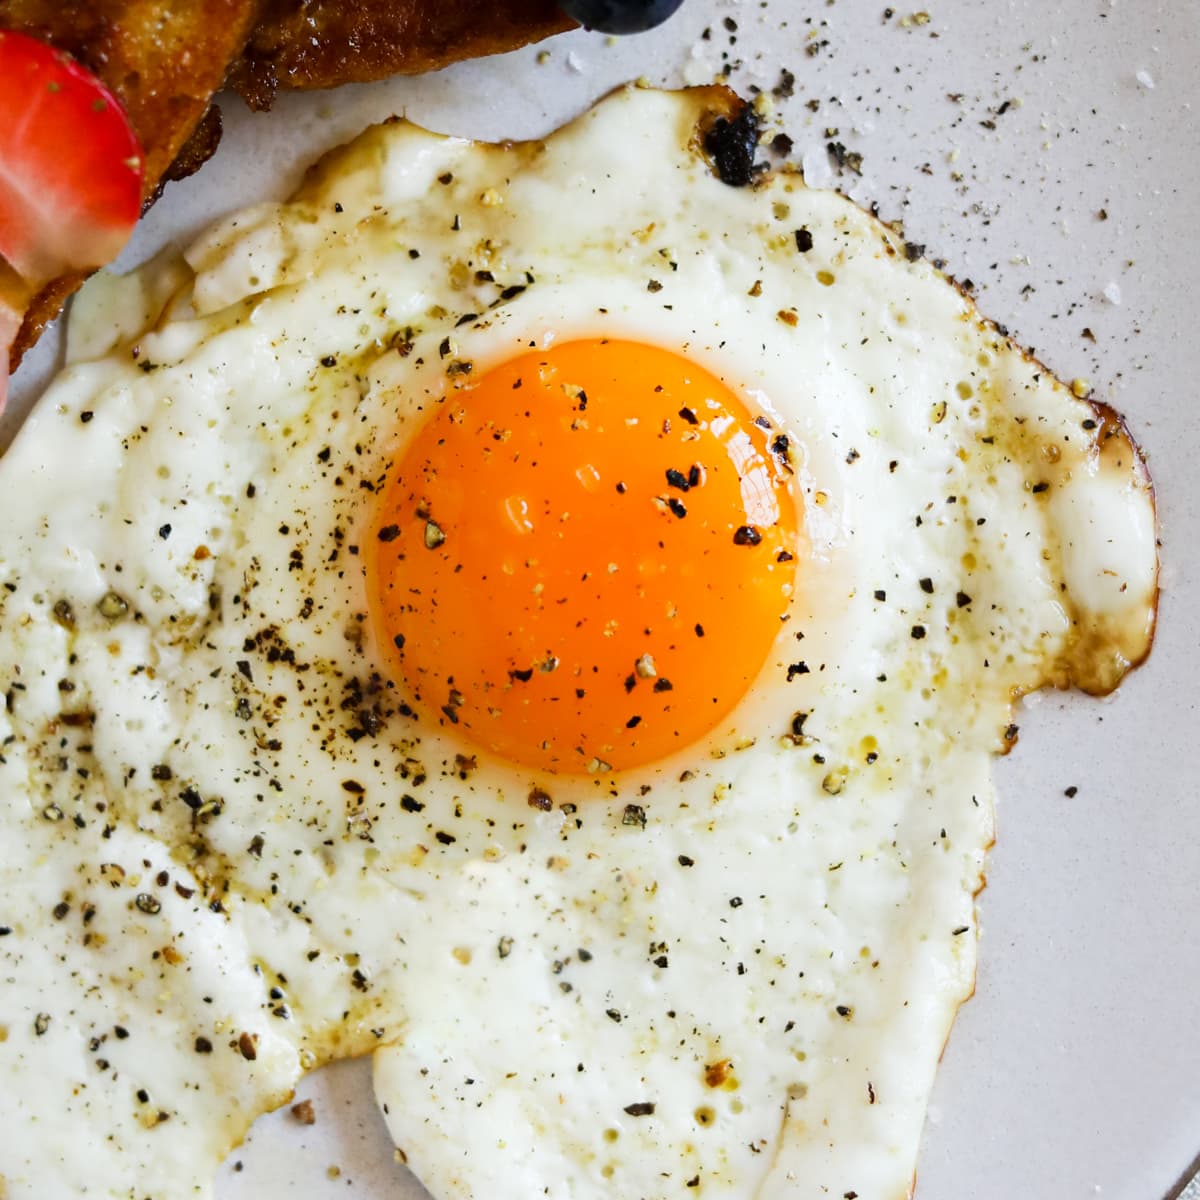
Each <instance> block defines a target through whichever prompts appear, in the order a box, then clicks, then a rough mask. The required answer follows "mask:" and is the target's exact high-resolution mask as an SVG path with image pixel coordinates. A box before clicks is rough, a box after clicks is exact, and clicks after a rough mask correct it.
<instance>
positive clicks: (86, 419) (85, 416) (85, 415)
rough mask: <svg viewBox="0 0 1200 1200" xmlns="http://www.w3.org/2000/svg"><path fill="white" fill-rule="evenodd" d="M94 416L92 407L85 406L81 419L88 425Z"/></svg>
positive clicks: (80, 415)
mask: <svg viewBox="0 0 1200 1200" xmlns="http://www.w3.org/2000/svg"><path fill="white" fill-rule="evenodd" d="M94 416H95V413H93V412H92V411H91V410H90V409H86V408H85V409H84V410H83V412H81V413H80V414H79V420H80V421H81V422H82V423H83V424H84V425H86V424H87V423H88V422H89V421H90V420H91V419H92V417H94Z"/></svg>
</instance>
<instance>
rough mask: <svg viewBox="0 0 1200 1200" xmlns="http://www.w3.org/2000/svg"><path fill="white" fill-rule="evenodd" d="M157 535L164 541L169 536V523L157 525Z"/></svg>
mask: <svg viewBox="0 0 1200 1200" xmlns="http://www.w3.org/2000/svg"><path fill="white" fill-rule="evenodd" d="M158 536H159V537H160V538H162V540H163V541H164V542H165V541H166V540H167V538H169V537H170V536H171V527H170V525H160V526H159V527H158Z"/></svg>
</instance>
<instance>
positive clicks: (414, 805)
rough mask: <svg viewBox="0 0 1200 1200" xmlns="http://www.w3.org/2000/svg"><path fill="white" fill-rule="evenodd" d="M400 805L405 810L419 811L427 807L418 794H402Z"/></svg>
mask: <svg viewBox="0 0 1200 1200" xmlns="http://www.w3.org/2000/svg"><path fill="white" fill-rule="evenodd" d="M400 807H401V808H402V809H404V811H405V812H410V813H419V812H421V811H422V810H423V809H424V808H425V805H424V804H423V803H422V802H421V801H420V800H418V799H417V798H416V796H401V797H400Z"/></svg>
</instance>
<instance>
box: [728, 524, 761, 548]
mask: <svg viewBox="0 0 1200 1200" xmlns="http://www.w3.org/2000/svg"><path fill="white" fill-rule="evenodd" d="M761 541H762V534H761V533H759V531H758V530H757V528H755V526H753V525H739V526H738V527H737V528H736V529H735V530H734V531H733V544H734V545H735V546H757V545H758V544H759V542H761Z"/></svg>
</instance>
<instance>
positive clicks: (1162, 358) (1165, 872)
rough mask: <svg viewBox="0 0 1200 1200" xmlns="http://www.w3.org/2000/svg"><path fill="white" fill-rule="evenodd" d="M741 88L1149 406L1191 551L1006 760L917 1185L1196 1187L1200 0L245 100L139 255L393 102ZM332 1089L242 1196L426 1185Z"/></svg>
mask: <svg viewBox="0 0 1200 1200" xmlns="http://www.w3.org/2000/svg"><path fill="white" fill-rule="evenodd" d="M726 71H728V72H729V78H730V81H731V82H732V83H733V85H734V86H735V87H737V88H738V89H739V90H741V91H742V92H743V93H746V92H748V91H749V90H750V89H752V88H758V89H762V90H764V91H766V92H769V93H770V92H776V93H778V98H777V99H776V100H775V109H776V118H775V119H776V120H777V122H778V124H779V126H780V128H783V129H786V130H787V132H788V133H789V134H790V136H791V138H792V139H793V143H794V145H793V149H792V152H791V158H792V159H793V160H794V161H799V162H802V163H803V165H804V167H805V171H806V174H807V176H808V179H809V182H810V183H813V184H817V185H834V186H838V187H840V188H842V189H843V190H846V191H848V192H849V193H850V194H851V195H852V196H854V197H855V198H856V199H857V200H859V201H860V202H862V203H864V204H875V205H877V206H878V209H879V212H880V215H881V216H883V217H884V218H885V219H900V220H903V222H904V227H905V231H906V235H907V236H908V238H909V239H910V240H912V241H914V242H919V243H922V244H924V245H926V246H927V248H928V249H927V253H928V255H929V256H930V257H934V258H940V259H944V260H945V262H946V266H947V269H948V270H949V271H951V272H952V273H953V274H954V275H955V276H956V277H958V278H959V279H960V280H968V279H969V280H970V281H972V283H973V285H974V288H975V292H976V295H977V298H978V303H979V306H980V308H981V309H982V311H983V312H984V313H985V314H987V315H988V316H990V317H992V318H994V319H995V320H997V321H999V322H1002V323H1003V324H1005V325H1007V326H1008V327H1009V328H1010V330H1011V331H1012V333H1013V334H1014V336H1015V337H1016V338H1017V339H1018V340H1019V341H1020V342H1022V343H1023V344H1025V345H1027V346H1032V347H1033V348H1034V349H1035V350H1036V352H1037V354H1038V355H1039V357H1041V358H1042V359H1043V360H1044V361H1045V362H1047V363H1048V364H1049V365H1050V366H1051V367H1053V368H1054V369H1055V371H1056V372H1057V373H1058V374H1059V375H1060V376H1062V377H1064V378H1066V379H1072V378H1076V377H1080V378H1085V379H1087V380H1089V381H1090V382H1091V383H1092V385H1093V386H1094V387H1095V390H1096V392H1097V394H1098V396H1099V398H1101V399H1103V400H1106V401H1108V402H1110V403H1112V404H1113V405H1114V406H1115V407H1117V408H1118V409H1119V410H1121V411H1122V412H1123V413H1125V415H1126V416H1127V418H1128V420H1129V423H1130V426H1131V428H1132V430H1133V431H1134V433H1135V435H1136V436H1137V437H1138V439H1139V440H1140V441H1141V443H1142V445H1143V447H1144V449H1145V451H1146V454H1147V458H1148V460H1149V463H1150V467H1151V470H1152V472H1153V475H1154V478H1155V483H1156V487H1157V495H1158V503H1159V514H1160V520H1161V524H1162V537H1163V563H1164V569H1163V595H1162V602H1161V608H1160V629H1159V635H1158V643H1157V646H1156V649H1155V651H1154V653H1153V655H1152V657H1151V660H1150V662H1149V663H1148V664H1147V665H1146V666H1145V667H1143V668H1142V669H1141V670H1140V671H1138V672H1136V673H1135V674H1134V675H1133V676H1132V677H1131V678H1130V680H1129V681H1128V683H1127V684H1126V685H1125V686H1124V687H1123V688H1122V689H1121V690H1120V692H1119V693H1118V694H1117V695H1115V696H1113V697H1111V698H1109V699H1108V700H1106V701H1104V702H1099V703H1098V702H1095V701H1090V700H1085V699H1083V698H1079V697H1074V696H1063V695H1057V694H1056V695H1043V696H1038V697H1033V698H1032V700H1030V701H1027V702H1026V704H1025V706H1024V709H1025V711H1023V712H1022V713H1020V717H1019V719H1020V725H1021V736H1020V746H1019V748H1018V749H1017V750H1016V752H1015V753H1014V754H1012V755H1011V756H1010V757H1009V758H1008V759H1006V760H1003V761H1000V762H998V763H997V775H998V786H999V791H1000V802H999V811H998V824H999V841H998V844H997V847H996V849H995V851H994V852H993V855H992V858H991V863H990V870H989V879H990V884H989V887H988V889H987V891H986V892H985V893H984V895H983V896H982V897H981V901H980V903H981V910H982V931H983V932H982V942H981V947H980V957H981V966H980V971H979V978H978V991H977V995H976V997H975V999H974V1000H972V1001H971V1002H970V1003H969V1004H968V1005H967V1006H966V1007H965V1008H964V1009H963V1010H962V1013H961V1014H960V1016H959V1020H958V1023H957V1024H956V1026H955V1029H954V1033H953V1035H952V1037H951V1039H950V1043H949V1046H948V1048H947V1050H946V1054H945V1057H944V1060H943V1063H942V1068H941V1072H940V1075H939V1078H938V1082H937V1086H936V1089H935V1093H934V1096H933V1101H932V1104H931V1108H930V1112H929V1119H928V1122H927V1125H926V1131H925V1137H924V1142H923V1146H922V1150H921V1158H920V1163H919V1185H918V1193H917V1194H918V1197H919V1200H1011V1198H1012V1197H1043V1196H1054V1197H1093V1196H1100V1197H1104V1198H1106V1200H1147V1198H1157V1197H1166V1196H1173V1195H1175V1194H1176V1188H1177V1186H1178V1185H1179V1182H1180V1180H1181V1178H1182V1176H1183V1175H1184V1174H1185V1173H1186V1170H1187V1167H1188V1164H1189V1163H1191V1162H1192V1161H1193V1159H1194V1158H1195V1156H1196V1153H1197V1151H1198V1150H1200V1088H1197V1087H1196V1083H1195V1081H1196V1079H1197V1077H1200V1020H1197V1019H1196V996H1197V992H1198V991H1200V988H1198V986H1197V985H1198V984H1200V920H1197V917H1196V914H1197V911H1198V900H1200V882H1198V881H1200V805H1198V802H1197V788H1196V785H1195V783H1194V781H1193V775H1192V771H1191V770H1190V769H1189V768H1190V765H1191V763H1192V761H1193V751H1194V747H1195V733H1196V731H1197V727H1198V723H1197V700H1198V698H1200V682H1198V680H1200V604H1197V603H1196V601H1195V599H1194V595H1195V593H1196V590H1197V588H1200V566H1198V562H1197V559H1198V555H1200V483H1198V482H1197V480H1200V473H1198V472H1197V471H1196V468H1195V462H1194V458H1195V454H1196V450H1197V446H1198V445H1200V437H1198V434H1200V428H1198V427H1200V417H1197V415H1196V414H1197V407H1196V403H1195V399H1194V387H1195V380H1196V379H1197V378H1198V377H1200V338H1197V336H1196V334H1195V332H1194V331H1193V330H1192V328H1191V326H1192V324H1193V323H1194V321H1195V313H1194V310H1193V304H1194V298H1195V293H1196V288H1195V281H1196V280H1197V279H1198V278H1200V239H1198V238H1197V237H1196V234H1195V197H1196V196H1197V195H1198V194H1200V133H1198V132H1197V131H1198V129H1200V123H1198V122H1197V114H1196V113H1195V112H1194V111H1193V108H1192V105H1193V104H1194V103H1195V102H1196V101H1197V100H1200V5H1197V3H1196V2H1195V0H1185V2H1184V3H1176V4H1166V3H1164V4H1154V3H1143V2H1141V0H1137V2H1135V0H1067V2H1066V3H1064V4H1061V5H1058V6H1048V5H1043V4H1039V3H1036V2H1034V0H1001V2H1000V3H992V4H988V5H978V4H977V5H967V4H965V3H962V2H961V0H958V2H957V3H954V2H951V3H943V5H941V6H934V7H931V8H930V9H929V10H928V11H927V12H923V13H918V12H915V11H914V10H911V9H907V8H897V9H895V10H890V9H885V8H884V6H883V5H882V4H878V5H875V4H872V5H863V4H855V3H851V2H850V0H839V2H837V3H834V2H833V0H830V2H829V3H824V2H818V0H810V2H807V3H805V2H802V0H793V2H790V3H775V2H774V0H767V3H765V4H759V3H757V2H755V3H749V2H747V3H741V4H739V3H730V2H722V0H689V2H688V3H685V5H684V7H683V9H682V10H681V11H680V13H679V14H677V16H676V17H675V18H673V19H672V20H671V21H670V22H669V23H668V24H667V25H666V26H664V27H662V28H661V29H659V30H657V31H655V32H654V33H652V34H649V35H645V36H643V37H641V38H636V39H632V40H625V41H621V42H619V43H613V42H610V41H609V40H608V39H605V38H603V37H600V36H596V35H588V34H585V33H576V34H569V35H565V36H563V37H561V38H557V39H554V40H553V41H551V42H547V43H545V44H544V45H543V46H541V47H534V48H531V49H529V50H526V51H523V52H520V53H518V54H515V55H510V56H506V57H505V58H501V59H494V60H490V61H486V62H479V63H471V64H465V65H463V66H460V67H458V68H454V69H452V70H449V71H446V72H443V73H440V74H438V75H434V76H429V77H426V78H423V79H417V80H396V81H393V82H390V83H385V84H380V85H375V86H372V87H362V88H350V89H343V90H342V91H340V92H338V93H335V94H328V95H311V96H305V97H299V98H289V99H286V100H285V101H283V102H281V103H280V104H279V106H278V108H277V109H276V111H275V112H274V113H272V114H270V115H268V116H256V117H250V116H249V115H248V114H246V113H245V112H244V111H242V110H241V109H240V107H239V105H238V103H237V102H236V101H235V100H230V101H229V102H228V103H227V104H226V105H225V123H226V137H225V142H224V145H223V146H222V148H221V150H220V152H219V153H218V155H217V157H216V159H215V160H214V161H213V162H212V163H211V164H209V165H208V166H207V167H205V169H204V170H203V171H202V172H201V173H200V175H199V176H197V177H196V178H194V179H192V180H189V181H187V182H186V183H184V184H175V185H172V186H171V187H170V188H169V189H168V191H167V194H166V196H165V198H164V199H163V201H162V202H161V203H160V204H158V205H157V206H156V207H155V209H154V210H153V212H152V213H151V215H150V217H149V219H148V220H147V221H146V222H145V223H144V224H143V226H142V227H141V229H140V230H139V233H138V235H137V237H136V238H135V240H134V243H133V245H132V246H131V247H130V249H129V251H128V252H127V254H126V257H125V260H124V261H125V263H126V264H128V265H132V264H133V263H135V262H137V261H140V260H141V259H142V258H145V257H146V256H147V255H149V254H150V253H151V252H152V251H153V250H155V249H156V248H157V247H159V246H160V245H162V244H163V243H164V242H166V241H167V240H169V239H186V238H187V237H188V236H189V235H190V234H191V233H193V232H194V231H196V230H197V229H198V228H200V227H201V226H202V225H204V224H205V223H206V222H207V221H208V220H209V219H210V218H212V217H215V216H217V215H219V214H221V213H224V212H227V211H229V210H230V209H232V208H235V207H239V206H241V205H244V204H246V203H249V202H252V201H254V200H258V199H261V198H264V197H278V196H282V195H283V194H285V193H286V192H287V191H288V190H289V189H290V188H291V187H292V185H293V184H294V183H295V182H296V180H297V179H298V177H299V174H300V172H301V170H302V168H303V166H304V164H305V163H307V162H308V161H309V160H311V159H312V158H313V157H315V156H316V155H317V154H318V153H320V152H321V151H322V150H324V149H325V148H327V147H329V146H331V145H333V144H336V143H337V142H339V141H342V140H344V139H346V138H347V137H348V136H350V135H351V134H353V133H354V132H357V131H358V130H359V129H360V128H361V127H362V126H363V125H365V124H367V123H368V122H370V121H374V120H378V119H381V118H383V117H386V116H389V115H391V114H392V113H396V112H400V113H406V114H407V115H408V116H409V117H410V118H412V119H414V120H416V121H418V122H420V123H422V124H426V125H428V126H430V127H432V128H434V129H439V130H446V131H450V132H454V133H459V134H464V135H469V136H473V137H483V138H497V137H524V136H530V135H536V134H540V133H544V132H546V131H548V130H550V129H551V128H553V127H554V126H555V125H557V124H559V123H560V122H561V121H562V120H564V119H566V118H567V117H569V116H572V115H574V114H575V113H577V112H578V111H580V110H581V109H583V108H584V107H586V106H587V105H588V104H589V103H591V102H592V101H593V100H594V99H596V98H597V97H599V96H600V95H602V94H603V93H604V92H606V91H608V90H609V89H610V88H611V87H612V86H614V85H616V84H618V83H620V82H623V81H625V80H628V79H632V78H637V77H640V76H644V77H645V78H647V79H649V80H650V81H652V82H654V83H658V84H665V85H677V84H681V83H700V82H708V81H711V80H712V79H713V78H714V77H716V76H718V75H723V74H724V73H725V72H726ZM829 143H837V144H840V145H841V146H842V147H844V150H845V151H846V152H847V153H845V154H841V155H838V154H831V153H830V151H829V150H828V148H827V147H828V144H829ZM859 155H861V160H860V159H859V158H858V156H859ZM839 157H840V158H841V159H842V165H841V167H839V166H838V163H837V159H838V158H839ZM856 168H858V169H856ZM54 352H55V351H54V346H53V343H52V342H47V343H45V344H44V345H43V346H42V347H40V348H39V350H38V352H37V353H36V354H35V355H34V356H33V357H32V359H31V360H30V361H29V363H28V364H27V365H26V366H25V367H24V368H22V371H21V373H20V374H19V375H18V376H17V380H16V400H15V402H14V403H13V404H12V406H11V407H10V411H9V413H8V414H7V415H6V416H5V418H4V420H3V422H0V435H2V436H3V437H4V439H5V440H6V439H7V437H8V436H10V435H11V432H12V430H13V428H14V427H15V424H16V423H17V422H18V421H19V420H20V416H21V413H22V412H23V411H24V410H25V408H26V407H27V405H28V403H29V401H30V400H31V399H32V397H33V395H34V394H35V393H36V391H37V387H38V384H39V381H40V380H41V379H42V378H44V376H45V374H46V372H47V371H48V370H49V369H51V367H52V364H53V355H54ZM300 1097H308V1098H312V1099H313V1101H314V1110H315V1114H316V1117H317V1120H316V1123H315V1124H313V1125H311V1126H308V1125H303V1124H301V1123H300V1122H298V1121H297V1120H296V1119H295V1118H293V1117H291V1116H290V1115H289V1114H288V1113H287V1112H286V1111H285V1112H282V1113H278V1114H275V1115H273V1116H271V1117H268V1118H264V1119H263V1120H262V1121H260V1122H259V1124H258V1125H257V1126H256V1127H255V1129H254V1131H253V1133H252V1135H251V1137H250V1139H249V1140H248V1142H247V1143H246V1145H245V1146H243V1147H242V1148H241V1149H240V1150H239V1151H237V1152H236V1153H235V1154H234V1155H233V1156H232V1157H231V1159H230V1161H229V1163H228V1164H227V1166H226V1169H225V1171H224V1173H223V1175H222V1177H221V1180H220V1183H219V1185H218V1189H217V1194H218V1196H219V1197H220V1200H248V1198H250V1197H255V1198H257V1197H261V1196H263V1195H283V1194H287V1195H289V1196H292V1197H295V1200H318V1198H325V1197H334V1196H344V1195H347V1194H350V1195H353V1196H357V1197H359V1200H376V1198H382V1197H385V1196H386V1197H389V1198H394V1197H414V1198H415V1197H419V1196H422V1195H423V1194H424V1193H423V1192H422V1191H421V1189H420V1187H419V1186H418V1185H417V1184H416V1183H415V1181H413V1180H412V1179H411V1177H410V1176H408V1175H407V1173H406V1172H405V1171H404V1169H403V1168H402V1167H400V1166H398V1165H396V1164H395V1163H394V1162H393V1160H392V1152H391V1148H390V1145H389V1144H388V1142H387V1139H386V1137H385V1135H384V1132H383V1125H382V1122H381V1120H380V1119H379V1118H378V1116H377V1115H376V1112H375V1110H374V1106H373V1102H372V1100H371V1096H370V1073H369V1067H368V1065H367V1064H365V1063H351V1064H339V1065H338V1066H335V1067H333V1068H330V1069H328V1070H326V1071H323V1072H321V1073H320V1074H319V1075H317V1076H315V1077H314V1078H312V1079H310V1080H308V1081H307V1082H306V1083H305V1084H304V1085H303V1087H302V1088H301V1091H300Z"/></svg>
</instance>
